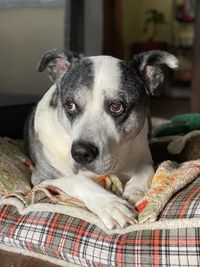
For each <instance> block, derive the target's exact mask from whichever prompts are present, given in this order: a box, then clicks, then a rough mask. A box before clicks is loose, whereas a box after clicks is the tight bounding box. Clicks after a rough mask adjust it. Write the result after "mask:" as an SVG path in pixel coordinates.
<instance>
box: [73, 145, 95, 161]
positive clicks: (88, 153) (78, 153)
mask: <svg viewBox="0 0 200 267" xmlns="http://www.w3.org/2000/svg"><path fill="white" fill-rule="evenodd" d="M71 155H72V158H73V159H74V160H75V161H76V162H77V163H79V164H81V165H82V166H85V165H87V164H89V163H91V162H92V161H94V160H95V159H96V158H97V157H98V155H99V150H98V148H97V147H96V146H95V145H94V144H92V143H89V142H84V141H78V142H74V143H73V144H72V148H71Z"/></svg>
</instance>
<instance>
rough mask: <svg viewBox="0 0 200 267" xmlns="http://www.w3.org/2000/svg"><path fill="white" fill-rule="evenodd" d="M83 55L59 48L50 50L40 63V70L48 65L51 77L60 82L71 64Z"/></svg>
mask: <svg viewBox="0 0 200 267" xmlns="http://www.w3.org/2000/svg"><path fill="white" fill-rule="evenodd" d="M82 57H83V56H82V55H79V54H77V53H74V52H71V51H69V52H66V53H64V52H62V51H60V50H57V49H54V50H50V51H47V52H46V54H45V55H44V56H43V57H42V59H41V61H40V63H39V65H38V71H39V72H42V71H44V70H45V69H46V67H47V68H48V71H49V77H50V79H51V80H52V81H53V82H58V81H60V80H61V79H62V77H63V76H64V74H65V73H66V72H67V70H68V68H69V66H70V64H71V63H73V62H75V61H77V60H79V59H81V58H82Z"/></svg>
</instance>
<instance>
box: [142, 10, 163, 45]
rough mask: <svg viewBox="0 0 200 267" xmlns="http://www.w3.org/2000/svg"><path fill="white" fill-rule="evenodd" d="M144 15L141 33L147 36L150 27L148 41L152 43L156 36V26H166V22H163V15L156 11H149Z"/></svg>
mask: <svg viewBox="0 0 200 267" xmlns="http://www.w3.org/2000/svg"><path fill="white" fill-rule="evenodd" d="M145 14H146V20H145V23H144V28H143V32H144V33H145V34H147V33H148V32H149V31H150V30H149V29H150V27H151V28H152V31H151V34H150V37H149V38H148V40H149V41H153V40H155V37H156V36H157V28H158V25H163V24H167V22H166V20H165V16H164V14H163V13H162V12H160V11H158V10H156V9H149V10H147V11H146V12H145Z"/></svg>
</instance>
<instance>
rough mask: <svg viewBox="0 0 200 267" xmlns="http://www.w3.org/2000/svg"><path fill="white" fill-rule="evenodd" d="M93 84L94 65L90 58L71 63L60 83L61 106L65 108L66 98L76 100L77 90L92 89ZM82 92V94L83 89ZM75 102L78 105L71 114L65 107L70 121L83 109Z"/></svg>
mask: <svg viewBox="0 0 200 267" xmlns="http://www.w3.org/2000/svg"><path fill="white" fill-rule="evenodd" d="M93 84H94V66H93V63H92V61H91V60H90V59H88V58H84V59H83V60H81V61H77V62H75V63H74V64H72V65H71V66H70V67H69V69H68V71H67V73H66V74H65V76H64V77H63V79H62V81H61V84H60V96H61V103H62V105H63V108H64V109H65V104H66V100H67V99H72V100H73V99H74V100H75V102H76V95H77V93H78V91H81V90H92V89H93ZM82 92H83V94H84V91H82ZM76 104H77V106H78V112H77V113H75V114H73V115H70V114H68V112H67V111H66V109H65V111H66V115H67V117H68V118H69V120H70V121H71V122H73V121H74V120H75V118H76V117H77V116H79V115H80V114H81V113H82V111H83V107H82V106H80V105H79V103H78V102H77V103H76Z"/></svg>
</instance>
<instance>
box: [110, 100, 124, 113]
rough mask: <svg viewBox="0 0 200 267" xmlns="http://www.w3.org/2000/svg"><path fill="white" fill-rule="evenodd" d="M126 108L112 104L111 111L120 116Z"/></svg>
mask: <svg viewBox="0 0 200 267" xmlns="http://www.w3.org/2000/svg"><path fill="white" fill-rule="evenodd" d="M123 110H124V108H123V106H122V104H121V103H117V102H115V103H112V104H111V105H110V111H111V112H112V113H114V114H116V115H120V114H121V113H122V112H123Z"/></svg>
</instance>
